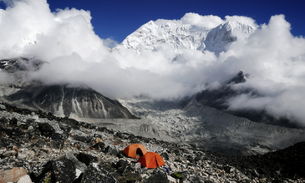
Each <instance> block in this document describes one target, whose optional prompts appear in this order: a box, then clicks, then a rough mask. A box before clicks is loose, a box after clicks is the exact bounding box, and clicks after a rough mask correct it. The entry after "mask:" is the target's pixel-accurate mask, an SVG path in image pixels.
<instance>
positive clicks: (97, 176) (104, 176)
mask: <svg viewBox="0 0 305 183" xmlns="http://www.w3.org/2000/svg"><path fill="white" fill-rule="evenodd" d="M116 182H117V180H116V179H115V178H114V177H113V176H112V175H110V173H109V172H107V171H106V170H104V169H103V168H101V167H100V166H98V165H96V166H93V164H91V165H90V166H89V167H88V168H87V170H86V171H85V172H84V174H83V178H82V180H81V183H116Z"/></svg>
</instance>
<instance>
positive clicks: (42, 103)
mask: <svg viewBox="0 0 305 183" xmlns="http://www.w3.org/2000/svg"><path fill="white" fill-rule="evenodd" d="M5 99H6V100H8V101H10V102H12V103H14V104H19V105H20V104H21V105H25V106H29V107H32V108H34V109H39V110H42V111H45V112H51V113H52V114H55V115H56V116H61V117H70V118H74V119H78V120H82V119H88V118H93V119H104V118H134V116H133V115H132V114H131V113H130V112H129V111H128V110H127V109H126V108H125V107H123V106H122V105H121V104H120V103H119V102H117V101H115V100H111V99H109V98H107V97H105V96H103V95H101V94H100V93H98V92H96V91H94V90H92V89H90V88H85V87H69V86H67V85H51V86H29V87H26V88H24V89H22V90H19V91H18V92H16V93H14V94H12V95H9V96H7V97H5Z"/></svg>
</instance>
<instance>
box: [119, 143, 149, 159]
mask: <svg viewBox="0 0 305 183" xmlns="http://www.w3.org/2000/svg"><path fill="white" fill-rule="evenodd" d="M123 152H124V154H125V155H126V156H128V157H130V158H134V159H138V158H139V157H140V156H143V155H144V154H146V153H147V150H146V148H145V147H144V146H143V145H142V144H131V145H129V146H127V147H126V148H125V149H124V151H123Z"/></svg>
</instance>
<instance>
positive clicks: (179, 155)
mask: <svg viewBox="0 0 305 183" xmlns="http://www.w3.org/2000/svg"><path fill="white" fill-rule="evenodd" d="M1 105H3V106H5V110H0V167H1V170H0V182H1V181H2V182H8V181H11V182H18V181H19V182H26V183H30V182H59V183H61V182H65V183H66V182H75V183H76V182H80V183H89V182H90V183H94V182H99V183H102V182H107V183H111V182H113V183H116V182H125V183H127V182H134V183H137V182H150V183H151V182H165V183H167V182H184V183H188V182H204V183H206V182H213V183H225V182H228V183H229V182H230V183H233V182H244V183H246V182H247V183H249V182H253V183H258V182H263V183H264V182H273V181H278V180H280V182H304V181H305V179H304V177H305V176H304V175H303V174H301V173H302V172H303V171H302V170H300V171H299V172H300V174H299V175H298V176H295V175H292V174H282V172H285V171H284V170H283V171H280V172H276V171H277V170H273V169H272V168H268V165H264V167H263V169H262V167H260V164H263V163H264V162H268V163H269V164H271V163H272V161H271V160H272V157H274V156H271V155H268V156H267V157H269V159H268V160H266V159H264V158H261V159H259V161H258V162H259V163H260V164H254V166H249V165H248V164H249V163H251V161H250V160H249V159H251V158H252V159H255V158H256V159H257V157H251V158H248V159H245V158H244V159H240V158H236V159H234V160H233V159H230V158H227V157H222V156H218V155H215V154H212V153H209V152H205V151H201V150H199V149H196V147H192V146H190V145H187V144H177V143H170V142H165V141H160V140H156V139H150V138H146V137H141V136H135V135H132V134H128V133H122V132H119V131H113V130H109V129H107V128H104V127H97V126H95V125H94V124H90V123H84V122H79V121H75V120H72V119H67V118H58V117H55V116H52V115H51V114H46V113H42V112H39V111H37V112H33V111H30V110H24V109H18V108H14V107H12V106H9V105H5V104H1ZM33 117H35V119H33ZM133 142H136V143H141V144H143V145H144V146H145V147H146V148H147V149H148V151H150V152H158V153H160V154H161V155H162V156H163V157H164V159H165V166H163V167H159V168H157V169H147V168H143V167H141V165H140V164H139V163H138V162H137V160H136V159H131V158H127V157H125V156H124V155H123V154H122V150H123V149H124V148H125V147H126V146H127V145H129V144H131V143H133ZM282 153H283V152H282ZM284 154H285V153H284ZM285 161H288V160H285ZM245 162H248V164H247V163H245ZM276 166H277V167H279V166H280V165H276ZM283 167H284V166H283ZM262 170H263V171H262ZM289 173H291V172H289ZM302 175H303V177H302ZM4 178H5V179H4ZM8 179H9V180H8ZM2 182H1V183H2ZM19 182H18V183H19Z"/></svg>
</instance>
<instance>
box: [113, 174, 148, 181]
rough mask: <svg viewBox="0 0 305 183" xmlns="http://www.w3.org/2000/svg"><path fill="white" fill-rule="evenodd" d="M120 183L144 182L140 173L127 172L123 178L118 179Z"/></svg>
mask: <svg viewBox="0 0 305 183" xmlns="http://www.w3.org/2000/svg"><path fill="white" fill-rule="evenodd" d="M117 180H118V182H120V183H136V182H142V177H141V175H140V174H139V173H133V172H126V173H124V174H123V175H122V176H118V177H117Z"/></svg>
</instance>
